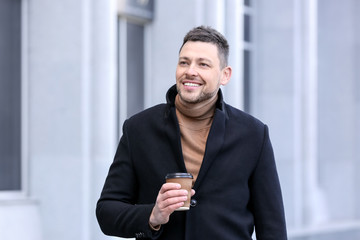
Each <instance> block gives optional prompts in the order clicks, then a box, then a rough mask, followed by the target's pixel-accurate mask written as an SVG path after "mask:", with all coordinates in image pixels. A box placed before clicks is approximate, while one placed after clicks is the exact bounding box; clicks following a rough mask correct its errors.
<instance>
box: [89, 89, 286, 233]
mask: <svg viewBox="0 0 360 240" xmlns="http://www.w3.org/2000/svg"><path fill="white" fill-rule="evenodd" d="M176 94H177V92H176V87H175V86H173V87H172V88H170V89H169V91H168V93H167V103H166V104H160V105H157V106H155V107H152V108H149V109H147V110H144V111H143V112H140V113H138V114H136V115H134V116H133V117H131V118H130V119H128V120H126V121H125V123H124V125H123V136H122V137H121V139H120V142H119V145H118V148H117V151H116V154H115V158H114V161H113V163H112V165H111V166H110V170H109V173H108V176H107V178H106V181H105V184H104V188H103V190H102V193H101V196H100V199H99V200H98V203H97V207H96V215H97V219H98V222H99V225H100V227H101V229H102V231H103V232H104V233H105V234H107V235H113V236H120V237H128V238H132V237H136V238H137V239H166V240H185V239H186V240H205V239H206V240H235V239H236V240H249V239H252V238H251V236H252V233H253V231H254V227H255V229H256V236H257V239H258V240H285V239H287V236H286V226H285V217H284V208H283V202H282V195H281V189H280V183H279V179H278V174H277V170H276V166H275V160H274V154H273V150H272V146H271V143H270V139H269V133H268V128H267V126H266V125H265V124H263V123H262V122H260V121H259V120H257V119H255V118H254V117H252V116H250V115H248V114H246V113H244V112H242V111H240V110H238V109H235V108H233V107H231V106H230V105H227V104H226V103H225V102H224V101H223V98H222V93H221V90H219V93H218V94H219V98H218V101H217V103H216V104H217V106H216V110H215V115H214V119H213V123H212V126H211V129H210V132H209V136H208V139H207V142H206V150H205V155H204V159H203V163H202V166H201V168H200V172H199V175H198V178H197V179H196V182H195V184H194V187H193V188H194V189H195V191H196V194H195V195H194V196H193V198H192V199H193V200H195V201H193V203H194V204H193V205H195V206H193V207H191V208H190V210H189V211H182V212H180V211H179V212H174V213H173V214H172V215H171V216H170V220H169V222H168V223H167V224H164V225H163V226H162V227H161V229H160V231H157V232H155V231H152V230H151V229H150V227H149V223H148V222H149V217H150V214H151V211H152V208H153V207H154V204H155V201H156V197H157V194H158V192H159V190H160V187H161V185H162V184H163V183H164V182H165V175H166V174H167V173H173V172H186V168H185V164H184V160H183V156H182V151H181V141H180V129H179V124H178V121H177V118H176V113H175V104H174V102H175V96H176ZM195 203H196V204H195Z"/></svg>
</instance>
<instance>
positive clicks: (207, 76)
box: [176, 41, 231, 103]
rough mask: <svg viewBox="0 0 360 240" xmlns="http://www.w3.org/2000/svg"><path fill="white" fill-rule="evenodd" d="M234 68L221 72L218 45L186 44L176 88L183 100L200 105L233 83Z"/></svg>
mask: <svg viewBox="0 0 360 240" xmlns="http://www.w3.org/2000/svg"><path fill="white" fill-rule="evenodd" d="M230 75H231V68H230V67H225V68H223V69H221V67H220V59H219V55H218V49H217V47H216V45H214V44H212V43H206V42H191V41H189V42H186V43H185V44H184V46H183V47H182V49H181V51H180V53H179V61H178V65H177V68H176V86H177V91H178V93H179V95H180V100H181V101H184V102H186V103H199V102H202V101H204V100H208V99H210V98H212V97H214V96H215V95H216V94H217V92H218V90H219V87H220V85H225V84H226V83H227V82H228V80H229V79H230Z"/></svg>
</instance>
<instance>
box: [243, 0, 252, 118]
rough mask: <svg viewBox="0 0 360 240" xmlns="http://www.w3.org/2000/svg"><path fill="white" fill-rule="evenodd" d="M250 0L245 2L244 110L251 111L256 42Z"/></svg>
mask: <svg viewBox="0 0 360 240" xmlns="http://www.w3.org/2000/svg"><path fill="white" fill-rule="evenodd" d="M250 6H251V4H250V0H248V1H246V0H245V1H244V32H243V36H244V39H243V42H244V52H243V74H244V75H243V78H244V110H245V112H250V111H251V90H252V89H251V81H252V79H251V78H252V74H251V73H252V67H253V64H252V62H253V58H252V56H253V51H254V46H253V45H254V40H253V33H252V26H253V23H252V19H253V9H252V8H251V7H250Z"/></svg>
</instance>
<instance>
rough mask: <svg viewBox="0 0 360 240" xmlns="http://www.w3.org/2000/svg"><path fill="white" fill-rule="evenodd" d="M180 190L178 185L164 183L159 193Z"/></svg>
mask: <svg viewBox="0 0 360 240" xmlns="http://www.w3.org/2000/svg"><path fill="white" fill-rule="evenodd" d="M180 188H181V185H180V184H178V183H164V184H163V185H162V186H161V188H160V193H164V192H167V191H169V190H177V189H180Z"/></svg>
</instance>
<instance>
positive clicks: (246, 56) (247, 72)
mask: <svg viewBox="0 0 360 240" xmlns="http://www.w3.org/2000/svg"><path fill="white" fill-rule="evenodd" d="M250 55H251V53H250V51H249V50H244V110H245V112H250V97H251V94H250V91H251V89H250V82H251V74H250V73H251V62H250V61H251V56H250Z"/></svg>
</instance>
